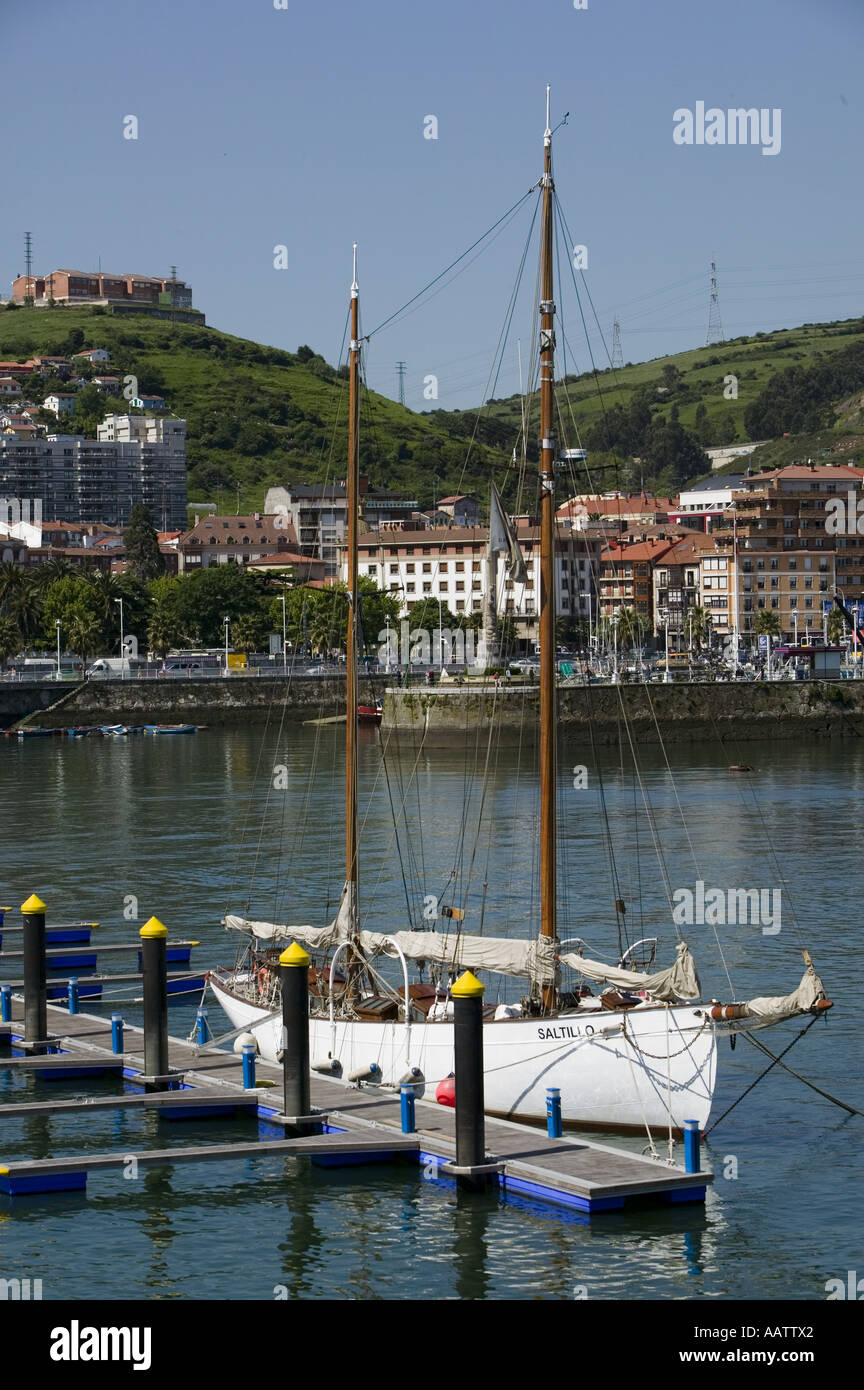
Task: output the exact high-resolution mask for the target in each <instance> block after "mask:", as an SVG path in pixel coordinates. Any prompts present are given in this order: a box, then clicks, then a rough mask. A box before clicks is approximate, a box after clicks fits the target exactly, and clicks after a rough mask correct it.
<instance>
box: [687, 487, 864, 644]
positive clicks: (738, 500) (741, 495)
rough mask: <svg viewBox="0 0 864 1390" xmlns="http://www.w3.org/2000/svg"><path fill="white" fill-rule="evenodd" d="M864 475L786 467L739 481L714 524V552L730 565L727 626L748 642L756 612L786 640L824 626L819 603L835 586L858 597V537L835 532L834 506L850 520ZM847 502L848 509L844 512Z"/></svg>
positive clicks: (863, 544) (862, 580) (862, 589)
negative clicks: (768, 615)
mask: <svg viewBox="0 0 864 1390" xmlns="http://www.w3.org/2000/svg"><path fill="white" fill-rule="evenodd" d="M862 477H864V470H862V469H860V468H855V467H853V466H851V465H849V464H824V465H819V464H813V463H811V464H792V465H788V466H787V467H785V468H780V469H774V470H772V471H771V472H766V473H759V474H754V475H752V476H749V477H745V478H743V479H742V481H741V487H740V490H738V491H736V492H735V494H734V496H733V498H732V502H731V504H730V506H729V507H728V508H727V509H726V511H725V512H724V515H723V518H722V520H721V521H717V522H715V523H714V525H713V537H714V540H715V542H716V547H717V555H718V556H725V557H726V558H727V560H729V561H731V565H729V566H727V568H728V569H729V570H730V578H731V583H732V595H733V602H732V604H731V605H730V608H729V621H730V623H731V624H732V625H733V626H734V623H735V617H736V614H735V607H736V601H737V621H738V630H739V632H740V633H741V634H742V636H743V637H744V638H745V640H750V639H751V638H752V636H753V633H754V624H755V619H756V615H757V614H758V613H759V612H760V611H762V610H763V609H769V610H773V611H774V612H776V614H777V618H778V622H779V625H780V633H781V636H782V638H783V640H785V641H794V640H795V639H796V636H797V637H799V638H800V637H803V636H804V635H806V634H807V633H808V632H813V633H818V632H819V631H820V630H821V629H822V626H823V605H825V604H827V603H828V602H829V601H830V599H831V594H832V592H833V590H834V589H835V588H840V589H842V590H843V591H844V593H845V594H846V597H847V598H848V599H850V600H852V599H860V598H861V597H864V535H859V534H858V533H857V528H850V530H849V533H847V534H842V533H838V532H837V531H836V530H835V529H834V528H833V527H832V525H831V524H830V523H831V519H832V516H833V512H834V507H833V505H832V504H833V503H836V501H837V500H838V499H842V501H843V504H844V506H843V512H844V516H846V515H850V514H851V516H852V518H853V520H854V518H855V516H856V505H857V499H858V496H859V492H860V488H861V480H862ZM850 499H851V511H850Z"/></svg>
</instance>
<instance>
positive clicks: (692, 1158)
mask: <svg viewBox="0 0 864 1390" xmlns="http://www.w3.org/2000/svg"><path fill="white" fill-rule="evenodd" d="M699 1147H700V1134H699V1121H698V1120H685V1121H684V1171H685V1173H698V1172H699Z"/></svg>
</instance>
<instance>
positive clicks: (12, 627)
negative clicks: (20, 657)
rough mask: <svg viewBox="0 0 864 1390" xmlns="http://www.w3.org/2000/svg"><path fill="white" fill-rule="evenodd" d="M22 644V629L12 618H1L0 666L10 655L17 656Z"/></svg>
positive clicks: (0, 666)
mask: <svg viewBox="0 0 864 1390" xmlns="http://www.w3.org/2000/svg"><path fill="white" fill-rule="evenodd" d="M21 646H22V638H21V629H20V628H19V626H18V624H17V623H16V622H14V621H13V619H12V618H0V668H2V667H3V666H5V664H6V662H7V661H8V660H9V658H10V656H17V654H18V652H20V650H21Z"/></svg>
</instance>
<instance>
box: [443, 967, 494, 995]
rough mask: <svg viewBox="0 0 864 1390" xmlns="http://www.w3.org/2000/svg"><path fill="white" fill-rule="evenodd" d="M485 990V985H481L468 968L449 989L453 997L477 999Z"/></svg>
mask: <svg viewBox="0 0 864 1390" xmlns="http://www.w3.org/2000/svg"><path fill="white" fill-rule="evenodd" d="M485 992H486V986H485V985H481V983H480V981H479V980H478V979H477V976H476V975H472V973H471V971H470V970H466V971H465V972H464V973H463V974H462V975H460V976H459V979H458V980H457V981H456V983H455V985H453V987H452V988H451V990H450V993H451V994H452V995H453V998H454V999H477V998H478V997H479V996H480V995H481V994H484V993H485Z"/></svg>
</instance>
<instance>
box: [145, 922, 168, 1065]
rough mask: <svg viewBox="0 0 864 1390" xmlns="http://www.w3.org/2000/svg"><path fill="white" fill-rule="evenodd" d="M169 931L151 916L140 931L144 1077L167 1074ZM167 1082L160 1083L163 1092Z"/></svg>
mask: <svg viewBox="0 0 864 1390" xmlns="http://www.w3.org/2000/svg"><path fill="white" fill-rule="evenodd" d="M167 939H168V928H167V927H164V926H163V925H162V923H161V922H160V921H159V919H158V918H157V917H151V918H150V920H149V922H145V923H144V925H143V927H142V928H141V973H142V976H143V981H142V983H143V986H144V989H143V993H144V1075H145V1076H165V1075H166V1074H167V1072H168V971H167V966H166V949H165V943H166V941H167ZM166 1085H167V1083H166V1082H160V1083H158V1089H159V1090H164V1089H165V1087H166Z"/></svg>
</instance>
